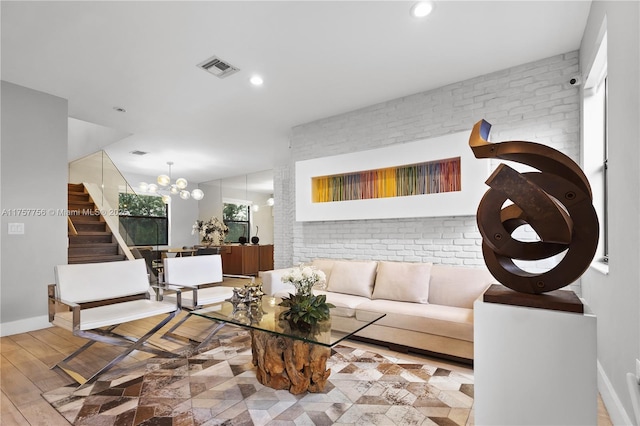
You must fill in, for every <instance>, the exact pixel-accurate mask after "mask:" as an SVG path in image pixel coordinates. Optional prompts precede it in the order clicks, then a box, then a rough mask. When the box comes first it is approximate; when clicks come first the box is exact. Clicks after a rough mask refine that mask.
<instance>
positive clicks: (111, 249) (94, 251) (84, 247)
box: [68, 243, 119, 258]
mask: <svg viewBox="0 0 640 426" xmlns="http://www.w3.org/2000/svg"><path fill="white" fill-rule="evenodd" d="M68 254H69V257H70V258H71V257H88V256H95V255H115V254H119V253H118V243H89V244H73V245H69V249H68Z"/></svg>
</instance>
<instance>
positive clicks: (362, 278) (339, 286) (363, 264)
mask: <svg viewBox="0 0 640 426" xmlns="http://www.w3.org/2000/svg"><path fill="white" fill-rule="evenodd" d="M377 265H378V263H377V262H375V261H348V260H336V261H335V262H334V263H333V268H332V269H331V279H329V286H328V288H327V289H328V290H329V291H333V292H335V293H345V294H352V295H354V296H364V297H368V298H369V299H371V292H372V291H373V282H374V280H375V278H376V267H377Z"/></svg>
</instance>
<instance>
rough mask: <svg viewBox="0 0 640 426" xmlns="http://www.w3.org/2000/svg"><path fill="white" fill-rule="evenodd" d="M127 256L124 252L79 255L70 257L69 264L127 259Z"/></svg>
mask: <svg viewBox="0 0 640 426" xmlns="http://www.w3.org/2000/svg"><path fill="white" fill-rule="evenodd" d="M126 259H127V257H126V256H125V255H124V254H118V255H97V256H77V257H75V256H74V257H69V264H76V263H99V262H118V261H120V260H126Z"/></svg>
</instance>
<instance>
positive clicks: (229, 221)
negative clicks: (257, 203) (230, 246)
mask: <svg viewBox="0 0 640 426" xmlns="http://www.w3.org/2000/svg"><path fill="white" fill-rule="evenodd" d="M249 209H250V206H248V205H247V204H235V203H224V208H223V210H222V221H223V222H224V224H225V225H227V226H228V227H229V233H228V234H227V238H226V241H228V242H233V243H237V242H238V241H239V240H240V237H245V238H246V239H247V241H249V230H250V229H251V226H250V217H251V216H250V215H249Z"/></svg>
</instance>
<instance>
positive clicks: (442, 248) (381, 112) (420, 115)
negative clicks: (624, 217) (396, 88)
mask: <svg viewBox="0 0 640 426" xmlns="http://www.w3.org/2000/svg"><path fill="white" fill-rule="evenodd" d="M578 72H579V64H578V53H577V52H569V53H566V54H563V55H557V56H553V57H551V58H546V59H542V60H539V61H536V62H533V63H528V64H523V65H519V66H516V67H513V68H509V69H506V70H502V71H498V72H494V73H492V74H488V75H484V76H480V77H476V78H473V79H470V80H466V81H462V82H458V83H454V84H450V85H448V86H445V87H441V88H438V89H435V90H431V91H428V92H422V93H417V94H415V95H411V96H407V97H404V98H400V99H393V100H390V101H388V102H384V103H381V104H376V105H372V106H369V107H366V108H362V109H359V110H356V111H352V112H348V113H345V114H341V115H337V116H333V117H328V118H325V119H322V120H318V121H315V122H312V123H308V124H303V125H300V126H297V127H295V128H294V129H293V132H292V137H291V163H290V164H288V165H286V166H283V167H282V168H279V169H278V170H276V173H275V194H276V195H275V196H276V200H278V203H277V205H276V206H274V220H275V223H274V231H275V247H276V252H275V264H276V267H287V266H291V265H292V264H297V263H299V262H305V261H309V260H311V259H313V258H316V257H327V258H345V259H374V260H400V261H431V262H434V263H447V264H456V265H479V264H484V261H483V258H482V252H481V238H480V233H479V232H478V229H477V226H476V223H475V217H444V218H443V217H437V218H415V219H413V218H409V219H386V220H357V221H330V222H304V223H301V222H295V211H294V209H295V207H294V206H295V181H294V164H295V162H296V161H299V160H305V159H310V158H318V157H325V156H330V155H337V154H344V153H350V152H354V151H362V150H368V149H374V148H379V147H383V146H388V145H393V144H400V143H405V142H412V141H415V140H420V139H427V138H431V137H435V136H440V135H444V134H449V133H455V132H460V131H470V130H471V127H472V126H473V124H475V123H476V122H477V121H478V120H480V119H482V118H484V119H486V120H487V121H489V122H490V123H492V125H493V130H492V133H491V140H493V141H496V142H499V141H503V140H514V139H516V140H530V141H534V142H540V143H544V144H546V145H549V146H551V147H553V148H556V149H558V150H560V151H562V152H564V153H565V154H567V155H568V156H569V157H571V158H572V159H573V160H574V161H579V158H580V152H579V150H580V143H579V132H580V123H579V117H580V114H579V113H580V102H579V92H578V88H577V87H574V86H571V85H570V84H569V83H568V81H569V78H570V77H571V76H575V75H577V74H578ZM496 164H498V162H495V164H493V165H494V166H495V165H496Z"/></svg>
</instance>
